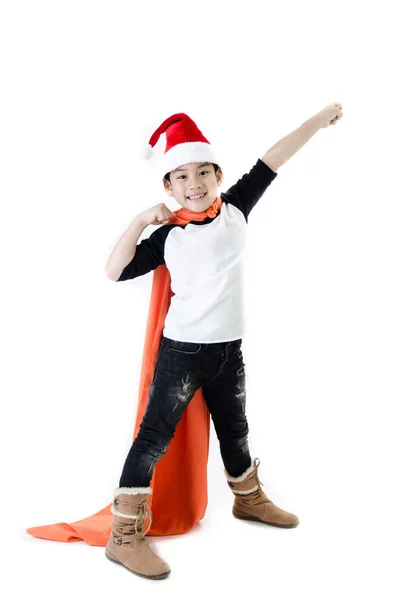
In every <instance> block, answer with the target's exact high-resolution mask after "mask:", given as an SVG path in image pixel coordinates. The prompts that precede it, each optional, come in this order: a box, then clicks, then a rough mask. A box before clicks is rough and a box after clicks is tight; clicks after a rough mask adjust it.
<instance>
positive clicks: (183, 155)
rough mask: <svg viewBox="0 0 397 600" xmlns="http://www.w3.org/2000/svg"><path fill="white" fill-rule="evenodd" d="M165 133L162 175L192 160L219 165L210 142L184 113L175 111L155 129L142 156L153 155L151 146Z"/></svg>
mask: <svg viewBox="0 0 397 600" xmlns="http://www.w3.org/2000/svg"><path fill="white" fill-rule="evenodd" d="M162 133H165V134H166V138H167V143H166V147H165V151H164V156H163V157H162V159H161V161H160V167H161V170H162V172H163V173H164V175H165V174H166V173H169V172H170V171H173V170H174V169H177V168H178V167H180V166H181V165H185V164H187V163H192V162H200V163H201V162H210V163H215V164H217V165H219V160H218V157H217V156H216V155H215V153H214V151H213V149H212V146H211V144H210V143H209V141H208V140H207V139H206V138H205V137H204V136H203V134H202V133H201V131H200V130H199V128H198V127H197V125H196V123H195V122H194V121H193V120H192V119H191V118H190V117H189V116H188V115H186V114H185V113H177V114H175V115H172V116H171V117H168V119H166V120H165V121H163V123H161V125H160V126H159V127H158V128H157V129H156V131H155V132H154V133H153V135H152V136H151V138H150V140H149V144H148V146H147V147H146V148H145V149H144V152H143V157H144V158H151V157H152V156H153V147H154V146H155V145H156V144H157V142H158V140H159V138H160V135H161V134H162Z"/></svg>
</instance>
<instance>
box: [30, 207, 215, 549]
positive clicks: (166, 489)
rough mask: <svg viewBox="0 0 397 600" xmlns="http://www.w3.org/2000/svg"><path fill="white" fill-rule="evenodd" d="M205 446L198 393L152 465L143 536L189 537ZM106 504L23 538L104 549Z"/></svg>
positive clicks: (142, 392) (156, 319)
mask: <svg viewBox="0 0 397 600" xmlns="http://www.w3.org/2000/svg"><path fill="white" fill-rule="evenodd" d="M221 206H222V199H221V198H220V197H219V196H217V198H216V199H215V201H214V202H213V204H212V205H211V206H210V207H209V208H208V209H207V210H206V211H203V212H194V211H191V210H188V209H186V208H180V209H179V210H176V211H173V213H172V217H171V218H170V220H169V222H168V224H174V223H176V224H177V225H186V224H187V223H189V222H190V221H203V220H204V219H206V218H207V217H211V218H212V217H215V216H216V214H217V212H218V211H219V210H220V208H221ZM170 281H171V278H170V272H169V271H168V269H167V267H166V265H160V266H158V267H157V268H156V269H155V270H154V272H153V282H152V293H151V298H150V305H149V315H148V321H147V325H146V334H145V342H144V349H143V360H142V367H141V374H140V382H139V392H138V393H139V396H138V407H137V412H136V420H135V428H134V434H133V439H135V437H136V436H137V434H138V431H139V426H140V423H141V421H142V418H143V415H144V414H145V411H146V405H147V401H148V397H149V389H150V386H151V383H152V380H153V374H154V368H155V366H156V362H157V356H158V352H159V347H160V342H161V337H162V332H163V329H164V321H165V317H166V315H167V312H168V309H169V306H170V302H171V297H172V296H173V295H174V294H173V292H172V290H171V286H170ZM209 441H210V414H209V411H208V407H207V404H206V402H205V399H204V396H203V393H202V389H201V388H199V389H198V390H197V391H196V393H195V394H194V396H193V398H192V399H191V401H190V402H189V404H188V406H187V408H186V410H185V412H184V414H183V417H182V419H181V420H180V422H179V423H178V426H177V428H176V431H175V435H174V437H173V438H172V440H171V442H170V444H169V446H168V449H167V452H166V454H165V455H164V456H163V457H162V459H161V460H160V461H159V462H158V463H157V464H156V466H155V469H154V472H153V476H152V480H151V482H150V487H151V488H152V494H151V495H150V496H149V500H148V501H149V504H150V506H151V509H152V512H153V521H152V526H151V528H150V531H149V532H148V534H147V535H175V534H181V533H186V532H187V531H190V530H191V529H192V528H193V527H194V526H195V525H196V523H197V522H198V521H200V520H201V519H202V518H203V517H204V515H205V511H206V508H207V501H208V497H207V462H208V451H209ZM111 506H112V503H110V504H109V505H108V506H106V507H105V508H103V509H102V510H100V511H99V512H97V513H95V514H94V515H91V516H90V517H86V518H85V519H82V520H81V521H75V522H74V523H70V524H68V523H55V524H53V525H43V526H39V527H31V528H30V529H27V530H26V531H27V533H29V534H30V535H34V536H36V537H39V538H44V539H47V540H54V541H58V542H78V541H80V540H83V541H85V542H87V544H89V545H90V546H106V544H107V542H108V538H109V535H110V532H111V529H112V523H113V515H112V513H111V512H110V507H111Z"/></svg>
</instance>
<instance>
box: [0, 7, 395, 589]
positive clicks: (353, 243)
mask: <svg viewBox="0 0 397 600" xmlns="http://www.w3.org/2000/svg"><path fill="white" fill-rule="evenodd" d="M391 11H392V3H390V2H384V1H380V2H377V3H376V6H374V5H373V4H372V3H362V2H360V3H359V2H347V3H346V2H345V3H343V4H341V3H329V2H318V1H317V2H302V1H301V2H296V3H292V2H277V3H276V2H272V3H269V2H265V1H262V2H259V1H257V2H253V1H249V0H247V1H245V2H244V3H241V4H235V5H233V4H230V3H226V2H211V3H210V2H206V1H205V0H204V1H201V2H197V3H196V2H176V1H166V2H149V3H147V4H144V3H143V2H136V3H135V2H132V1H131V2H117V1H115V0H113V1H111V2H110V1H108V2H99V1H95V2H93V1H91V2H89V1H83V0H79V1H71V0H69V1H68V2H61V1H52V2H50V1H47V2H44V1H35V2H21V1H16V0H13V1H8V2H7V1H4V2H2V4H1V12H0V23H1V25H0V44H1V47H0V51H1V73H0V75H1V87H2V91H1V94H0V102H1V122H2V123H1V141H0V144H1V157H0V158H1V190H0V191H1V236H0V237H1V260H2V282H3V292H2V296H1V298H2V311H1V318H2V323H1V341H2V362H1V364H2V376H1V387H2V390H1V396H2V403H3V418H2V425H1V427H2V435H1V443H2V450H1V456H2V465H3V469H2V471H3V473H2V479H3V486H4V487H3V491H2V493H1V500H2V511H1V515H2V533H3V547H4V548H5V547H6V546H7V553H6V554H7V556H6V560H7V561H8V563H9V566H8V567H7V569H5V566H6V563H5V562H4V559H3V572H4V571H6V573H7V574H6V577H5V578H4V577H3V578H2V583H1V585H2V586H7V584H8V583H11V585H12V586H13V593H14V595H11V596H10V597H15V596H16V595H18V596H20V595H22V594H24V595H26V596H27V595H28V594H29V595H33V597H38V596H39V595H40V597H41V598H45V599H47V598H54V597H56V598H58V599H63V598H71V597H75V598H87V597H89V596H90V595H91V596H93V597H96V598H109V597H114V596H115V595H117V597H118V598H120V597H121V596H122V597H126V598H127V597H128V598H129V597H132V594H134V593H137V592H140V593H142V594H145V597H153V598H154V597H155V596H156V597H159V594H160V595H161V597H164V598H173V599H174V598H179V597H180V598H182V597H186V596H187V595H189V597H197V598H199V597H202V595H203V594H209V593H212V591H213V592H214V593H217V594H218V593H220V592H222V593H223V594H224V596H225V597H232V598H243V597H244V598H245V597H247V596H248V595H249V596H250V597H258V596H259V597H266V598H271V599H272V600H276V599H284V598H292V597H298V598H305V599H307V600H309V599H310V600H312V599H313V600H314V599H316V600H317V599H319V598H321V599H322V600H325V599H328V598H332V599H335V598H338V599H345V598H346V599H347V598H349V599H350V598H358V597H360V598H374V597H379V598H382V600H386V599H389V598H390V599H391V598H395V597H396V584H395V577H394V576H393V573H392V570H393V569H394V568H395V540H396V518H395V506H396V501H397V494H396V485H395V455H396V440H395V418H394V409H395V403H396V395H397V382H396V359H397V346H396V339H397V318H396V305H397V287H396V267H395V265H396V257H397V241H396V230H397V208H396V196H397V195H396V179H395V174H396V169H395V158H396V150H395V148H396V133H397V130H396V100H397V97H396V93H395V90H393V85H394V83H395V82H394V81H393V79H395V75H393V73H395V64H393V62H392V55H393V54H394V53H395V51H396V43H395V41H393V39H394V40H395V29H394V25H393V20H392V18H391V14H392V13H391ZM331 102H342V103H343V113H344V116H343V117H342V119H341V121H339V122H338V123H337V124H336V125H335V126H331V127H328V128H327V129H321V130H320V131H318V132H317V133H316V134H315V135H314V136H313V138H312V139H311V140H309V141H308V143H307V144H306V145H305V146H304V147H303V148H302V149H301V150H300V151H299V152H297V153H296V154H295V155H294V156H293V157H292V158H291V159H290V160H289V161H288V162H287V163H286V164H284V165H283V166H282V167H280V168H279V170H278V177H277V178H276V180H275V181H274V182H273V184H272V185H271V186H270V187H269V188H268V190H267V191H266V192H265V194H264V195H263V197H262V198H261V200H260V201H259V203H258V204H257V205H256V207H255V208H254V210H253V212H252V213H251V216H250V221H249V229H248V245H247V249H246V270H245V284H246V286H245V302H246V319H247V334H246V336H245V337H244V340H243V353H244V360H245V363H246V374H247V415H248V420H249V425H250V448H251V453H252V456H253V457H259V458H260V460H261V464H260V467H259V476H260V479H261V481H262V482H263V484H264V485H263V489H264V491H265V492H266V493H267V494H268V496H269V497H270V498H271V499H272V500H273V501H274V502H275V503H276V504H277V505H279V506H281V507H282V508H284V509H285V510H288V511H290V512H293V513H294V514H297V515H298V516H299V518H300V521H301V522H300V525H299V526H298V527H297V528H296V529H291V530H287V529H280V528H275V527H269V526H266V525H262V524H257V523H247V522H243V521H238V520H236V519H234V518H233V516H232V514H231V508H232V504H233V495H232V493H231V491H230V490H229V488H228V487H227V484H226V481H225V478H224V474H223V464H222V462H221V457H220V453H219V449H218V442H217V439H216V436H215V432H214V429H213V428H212V432H211V433H212V438H211V452H210V459H209V465H208V473H209V504H208V509H207V513H206V516H205V518H204V519H203V520H202V521H201V522H200V523H199V525H198V526H197V527H196V528H195V529H194V530H193V531H192V532H190V533H188V534H185V535H181V536H175V537H167V538H150V537H149V538H148V541H149V542H150V543H151V545H152V547H153V548H154V549H155V550H156V551H157V552H158V553H159V554H160V555H161V556H162V557H163V558H164V559H166V560H167V561H168V562H169V564H170V565H171V568H172V573H171V576H170V577H169V578H168V579H166V580H164V581H161V582H153V581H148V580H145V579H142V578H139V577H137V576H135V575H132V574H130V573H128V571H127V570H126V569H122V568H120V567H119V566H117V565H114V564H113V563H110V562H109V561H107V560H106V558H105V556H104V548H102V547H99V548H98V547H96V548H95V547H90V546H88V545H87V544H85V543H83V542H81V543H72V544H63V543H58V542H50V541H47V540H39V539H37V538H34V537H32V536H29V535H27V534H26V533H25V529H26V528H28V527H33V526H36V525H45V524H50V523H55V522H59V521H64V522H69V523H70V522H73V521H75V520H79V519H82V518H84V517H87V516H89V515H91V514H93V513H94V512H96V511H98V510H100V509H101V508H103V507H104V506H106V505H107V504H109V503H110V502H111V500H112V493H113V491H114V488H115V487H116V486H117V485H118V481H119V476H120V473H121V469H122V466H123V464H124V459H125V457H126V454H127V452H128V450H129V447H130V444H131V441H132V438H131V436H132V431H133V425H134V419H135V409H136V403H137V393H138V383H139V373H140V366H141V360H142V350H143V340H144V335H145V328H146V321H147V311H148V300H149V297H150V292H151V283H152V273H150V274H148V275H146V276H144V277H142V278H139V279H137V280H133V281H128V282H123V283H115V282H112V281H110V280H109V279H107V278H106V276H105V274H104V266H105V263H106V261H107V259H108V256H109V255H110V252H111V250H112V248H113V247H114V245H115V243H116V242H117V240H118V239H119V237H120V236H121V234H122V233H123V232H124V231H125V229H126V228H127V227H128V225H129V223H130V222H131V221H132V219H133V218H134V217H135V216H136V215H137V214H138V213H140V212H142V211H144V210H146V209H147V208H149V207H150V206H153V205H155V204H157V203H159V202H165V203H166V204H167V206H168V207H169V208H170V209H171V210H176V209H178V208H180V206H179V205H178V204H177V203H176V201H175V200H173V199H171V200H170V199H169V198H168V196H167V195H166V193H165V191H164V190H163V187H162V182H161V178H160V177H159V176H158V174H157V172H156V171H155V169H154V168H153V166H152V165H151V164H149V161H146V162H145V160H144V159H141V158H140V157H139V153H140V151H141V149H142V148H143V147H144V146H145V145H146V144H147V143H148V141H149V137H150V135H151V134H152V133H153V131H154V130H155V129H156V128H157V127H158V126H159V125H160V123H161V122H162V121H163V120H164V119H165V118H167V117H168V116H170V115H171V114H174V113H177V112H186V113H187V114H188V115H189V116H190V117H191V118H192V119H193V120H194V121H195V122H196V123H197V125H198V127H199V128H200V129H201V131H202V132H203V134H204V135H205V136H206V137H207V138H208V139H209V140H210V142H211V143H212V144H213V145H214V148H216V149H217V150H218V152H219V153H220V154H221V155H222V157H223V161H224V164H223V165H222V166H223V170H224V182H223V184H222V187H221V189H220V191H226V189H227V188H228V187H230V186H231V185H232V184H233V183H234V182H235V181H236V180H237V178H239V177H241V176H242V174H244V173H245V172H246V171H247V170H249V169H250V168H251V166H252V165H253V164H254V163H255V162H256V160H257V159H258V158H259V157H261V156H263V155H264V153H265V152H266V151H267V150H268V149H269V148H270V147H271V146H272V145H273V144H275V143H276V142H277V141H278V140H279V139H281V138H282V137H284V136H285V135H287V134H289V133H290V132H291V131H293V130H294V129H296V128H297V127H299V126H300V125H301V124H302V123H303V122H304V121H305V120H306V119H308V118H309V117H311V116H312V115H314V114H316V113H317V112H319V111H320V110H321V109H322V108H324V107H325V106H326V105H328V104H329V103H331ZM164 144H165V140H164V136H162V140H161V141H160V142H159V144H158V145H157V146H156V149H155V157H157V158H158V157H159V156H160V153H161V152H163V148H164ZM153 163H155V160H153ZM153 228H154V226H151V227H149V228H148V229H147V230H145V232H144V234H143V236H142V237H147V236H148V235H149V234H150V233H151V231H153ZM7 577H8V578H9V581H7Z"/></svg>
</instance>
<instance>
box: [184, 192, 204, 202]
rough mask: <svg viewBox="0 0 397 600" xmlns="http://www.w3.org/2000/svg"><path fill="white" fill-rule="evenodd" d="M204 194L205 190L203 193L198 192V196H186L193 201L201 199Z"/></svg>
mask: <svg viewBox="0 0 397 600" xmlns="http://www.w3.org/2000/svg"><path fill="white" fill-rule="evenodd" d="M206 194H207V192H204V194H200V196H188V199H189V200H193V201H195V200H202V199H203V198H204V196H205V195H206Z"/></svg>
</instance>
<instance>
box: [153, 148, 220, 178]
mask: <svg viewBox="0 0 397 600" xmlns="http://www.w3.org/2000/svg"><path fill="white" fill-rule="evenodd" d="M193 162H198V163H202V162H210V163H215V164H216V165H219V159H218V158H217V157H216V156H215V153H214V151H213V149H212V146H211V144H207V142H183V143H182V144H176V145H175V146H172V148H170V149H169V150H168V152H166V153H165V154H164V156H163V157H162V159H161V169H162V171H163V172H164V175H165V174H166V173H169V172H170V171H173V170H174V169H177V168H178V167H180V166H181V165H185V164H187V163H193ZM219 166H220V165H219Z"/></svg>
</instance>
